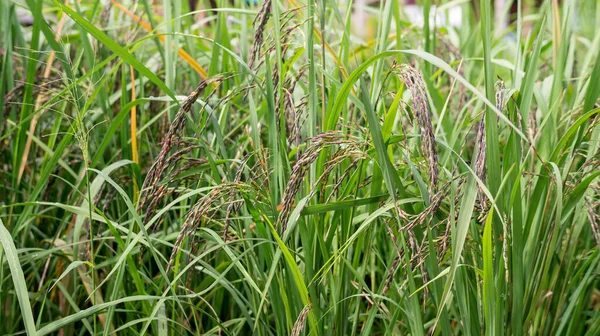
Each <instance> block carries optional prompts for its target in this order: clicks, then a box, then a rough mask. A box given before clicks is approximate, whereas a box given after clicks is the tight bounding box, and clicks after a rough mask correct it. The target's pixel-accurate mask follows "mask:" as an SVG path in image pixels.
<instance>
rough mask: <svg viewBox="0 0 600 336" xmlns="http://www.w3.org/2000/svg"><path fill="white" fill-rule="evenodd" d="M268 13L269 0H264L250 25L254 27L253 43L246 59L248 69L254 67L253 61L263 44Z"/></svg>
mask: <svg viewBox="0 0 600 336" xmlns="http://www.w3.org/2000/svg"><path fill="white" fill-rule="evenodd" d="M270 15H271V0H265V2H263V5H262V7H261V8H260V10H259V11H258V14H256V17H255V18H254V22H253V23H252V26H253V27H254V43H253V44H252V49H250V60H249V61H248V66H249V67H250V69H253V68H254V62H255V60H256V58H257V56H258V52H259V50H260V48H261V47H262V45H263V38H264V32H265V27H266V26H267V22H268V21H269V16H270Z"/></svg>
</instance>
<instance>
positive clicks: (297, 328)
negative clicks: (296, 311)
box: [290, 303, 312, 336]
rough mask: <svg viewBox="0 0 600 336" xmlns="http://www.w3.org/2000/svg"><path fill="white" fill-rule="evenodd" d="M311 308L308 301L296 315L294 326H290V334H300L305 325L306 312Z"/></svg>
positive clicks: (294, 335) (296, 335)
mask: <svg viewBox="0 0 600 336" xmlns="http://www.w3.org/2000/svg"><path fill="white" fill-rule="evenodd" d="M311 309H312V304H310V303H309V304H307V305H306V306H305V307H304V308H303V309H302V311H301V312H300V315H298V319H297V320H296V322H295V323H294V327H293V328H292V333H291V334H290V336H300V334H301V333H302V330H304V327H305V325H306V317H307V316H308V313H309V312H310V310H311Z"/></svg>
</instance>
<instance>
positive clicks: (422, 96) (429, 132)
mask: <svg viewBox="0 0 600 336" xmlns="http://www.w3.org/2000/svg"><path fill="white" fill-rule="evenodd" d="M397 73H398V74H399V76H400V78H401V79H402V80H403V81H404V83H405V84H406V87H407V88H408V89H409V90H410V93H411V95H412V105H411V106H412V110H413V113H414V114H415V116H416V117H417V125H418V126H419V131H420V133H421V151H422V152H423V156H424V157H425V160H426V161H427V165H428V166H429V183H430V194H432V195H433V194H435V193H436V192H437V184H438V152H437V148H436V146H435V135H434V134H433V126H432V124H431V111H430V110H429V105H428V103H427V88H426V87H425V83H424V82H423V77H422V76H421V73H420V72H419V71H418V70H417V69H415V68H413V67H411V66H409V65H406V64H401V65H400V66H398V68H397Z"/></svg>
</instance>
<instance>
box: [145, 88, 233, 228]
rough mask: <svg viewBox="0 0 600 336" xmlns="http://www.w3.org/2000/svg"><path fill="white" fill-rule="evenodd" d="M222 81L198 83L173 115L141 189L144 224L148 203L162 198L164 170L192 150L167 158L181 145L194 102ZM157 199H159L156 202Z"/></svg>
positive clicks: (189, 148)
mask: <svg viewBox="0 0 600 336" xmlns="http://www.w3.org/2000/svg"><path fill="white" fill-rule="evenodd" d="M222 80H223V76H215V77H211V78H208V79H206V80H202V81H200V83H199V84H198V86H197V87H196V89H195V90H194V91H192V92H191V93H190V94H189V96H188V97H187V98H186V100H185V101H184V102H183V104H182V105H181V108H180V109H179V111H178V112H177V114H176V115H175V118H174V119H173V122H172V123H171V125H170V126H169V131H168V132H167V134H166V135H165V137H164V139H163V141H162V146H161V149H160V152H159V154H158V156H157V157H156V159H155V160H154V162H153V163H152V166H151V167H150V170H149V171H148V174H146V178H145V179H144V183H143V185H142V188H141V192H140V203H139V208H140V209H144V208H145V209H146V210H145V212H146V214H147V215H146V216H145V217H144V223H146V222H147V221H148V220H149V219H150V216H149V215H150V214H152V210H153V207H151V206H148V207H147V208H146V206H147V205H148V204H149V203H150V202H152V203H153V204H158V201H159V200H160V198H161V196H164V195H163V194H162V193H160V192H159V188H160V183H159V182H160V180H161V179H162V177H163V175H164V172H165V170H166V169H167V168H168V167H171V166H174V164H175V163H177V162H179V160H180V159H181V158H182V157H183V155H184V154H186V153H188V152H189V151H191V149H193V148H191V147H190V146H183V149H181V150H180V151H179V152H176V153H175V154H173V155H172V156H169V153H170V152H171V150H172V149H173V148H174V147H176V146H178V145H180V144H181V143H182V140H181V135H182V133H183V128H184V126H185V122H186V118H187V115H188V114H190V113H191V111H192V106H193V105H194V103H195V102H196V100H198V97H199V96H200V93H201V92H202V91H203V90H204V89H205V88H206V87H207V86H208V85H210V84H212V83H218V82H220V81H222ZM185 144H186V143H185V142H184V145H185ZM157 198H159V199H158V200H157Z"/></svg>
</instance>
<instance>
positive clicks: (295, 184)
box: [277, 131, 358, 233]
mask: <svg viewBox="0 0 600 336" xmlns="http://www.w3.org/2000/svg"><path fill="white" fill-rule="evenodd" d="M307 142H309V143H310V145H308V146H307V149H306V151H305V152H304V153H302V155H301V156H300V158H299V159H298V161H296V164H294V167H293V168H292V173H291V175H290V180H289V182H288V184H287V186H286V187H285V189H284V191H283V195H282V198H281V212H280V213H279V216H278V218H277V223H278V226H279V228H280V231H281V232H282V233H283V232H285V229H286V228H287V221H288V217H289V215H290V213H291V211H292V207H293V205H294V198H295V196H296V193H297V192H298V190H300V187H301V186H302V182H303V181H304V178H305V176H306V173H307V172H308V168H309V167H310V165H311V164H312V163H313V162H314V161H315V160H316V159H317V158H318V157H319V154H320V153H321V151H322V150H323V149H324V148H326V147H329V146H333V145H342V144H344V145H348V146H350V147H354V148H358V146H357V145H356V139H354V138H351V137H350V136H349V135H345V134H341V133H339V132H336V131H329V132H324V133H321V134H319V135H317V136H315V137H313V138H310V139H308V140H307Z"/></svg>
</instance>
